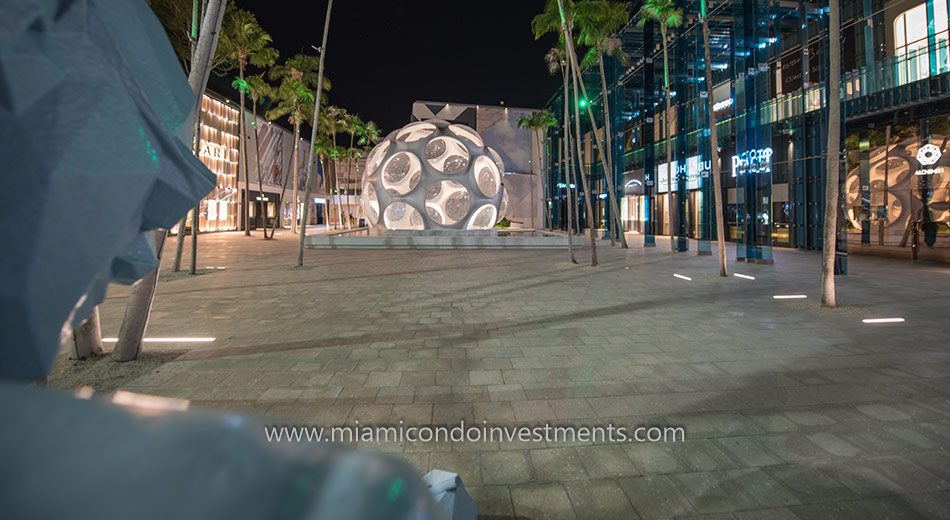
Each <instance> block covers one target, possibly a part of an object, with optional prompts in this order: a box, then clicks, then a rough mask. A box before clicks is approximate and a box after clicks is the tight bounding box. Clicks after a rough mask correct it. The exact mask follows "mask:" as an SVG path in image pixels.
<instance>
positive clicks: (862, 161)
mask: <svg viewBox="0 0 950 520" xmlns="http://www.w3.org/2000/svg"><path fill="white" fill-rule="evenodd" d="M677 5H678V6H679V7H680V8H682V9H683V11H684V13H685V17H684V23H683V25H682V26H681V27H679V28H675V29H670V31H669V36H668V41H667V43H668V48H669V77H670V89H671V95H670V101H671V104H672V110H671V113H670V114H666V113H665V102H666V100H665V98H664V96H665V91H664V89H663V83H662V82H663V74H664V64H663V49H662V42H661V36H660V31H659V28H658V27H657V26H656V24H654V23H646V24H644V26H643V27H639V26H638V24H637V22H638V15H637V14H636V12H635V10H636V9H638V8H639V2H634V3H633V8H634V12H633V13H632V14H633V17H632V18H631V20H630V22H629V23H628V24H627V26H626V27H624V28H623V29H622V30H621V31H620V33H619V34H618V35H617V36H618V38H619V39H620V40H621V41H622V44H623V50H624V53H625V54H626V56H627V60H625V62H626V63H622V62H621V60H618V59H613V58H608V59H607V65H608V66H607V83H608V85H607V86H608V89H607V90H608V95H607V99H606V100H605V99H602V96H601V95H600V94H599V93H600V92H601V88H600V76H599V74H598V71H597V70H596V68H594V69H595V70H591V71H589V72H586V73H585V75H584V81H585V82H586V84H587V86H588V88H587V90H588V92H590V93H591V94H592V95H593V94H594V93H598V95H597V97H595V98H593V99H591V100H589V102H590V103H591V104H592V106H593V107H594V112H595V115H596V116H597V117H599V118H603V107H604V104H605V103H606V104H607V105H608V107H609V108H610V114H611V125H610V126H611V128H612V132H613V136H612V137H613V139H612V141H613V143H614V146H613V149H612V150H611V153H612V157H613V163H614V165H615V167H614V170H615V171H614V172H612V175H613V176H614V179H615V183H614V184H615V186H616V188H617V193H613V194H610V193H607V191H606V183H605V182H604V171H603V168H602V167H601V164H600V158H599V154H598V153H597V152H598V151H597V150H596V144H595V143H594V142H593V141H594V139H592V136H591V135H590V131H589V126H588V129H584V130H582V133H584V134H585V135H583V136H582V139H583V149H584V158H583V159H584V161H585V163H586V164H589V166H590V168H591V172H592V185H593V188H592V191H593V194H594V197H595V198H594V202H596V203H595V204H594V214H595V219H594V221H595V222H597V223H598V224H597V225H598V227H603V228H608V227H609V222H608V219H607V218H605V215H607V206H608V205H609V204H619V205H620V209H621V217H622V220H623V223H624V227H625V229H626V230H627V231H636V232H640V233H644V234H646V235H654V234H660V235H662V234H670V233H671V232H672V233H673V234H675V235H676V236H680V237H689V238H693V239H697V240H698V242H697V244H698V246H697V247H698V248H699V253H700V254H703V253H705V252H708V251H709V241H711V240H714V239H715V221H714V213H713V212H714V211H717V209H716V208H713V192H712V189H713V188H712V184H713V183H712V179H711V178H710V172H711V161H712V160H718V161H719V162H720V166H721V172H722V181H723V183H722V184H723V191H724V193H723V194H722V195H723V197H722V198H723V202H724V204H723V205H724V207H723V208H718V211H719V212H720V214H721V215H722V217H723V218H724V221H725V229H726V233H727V235H728V236H727V237H726V238H727V239H728V240H731V241H734V242H735V243H736V244H737V247H736V251H737V253H736V256H737V259H738V260H741V261H749V262H761V263H769V262H771V261H772V247H774V246H783V247H795V248H800V249H819V248H821V247H822V216H823V212H824V200H823V196H824V183H825V182H826V172H827V161H828V160H829V159H830V160H839V161H840V164H841V168H840V170H841V175H840V178H839V179H837V182H839V183H840V186H841V199H840V204H839V233H838V244H837V247H838V250H839V251H840V252H841V253H842V254H841V255H839V258H840V260H841V261H840V265H839V267H841V269H842V270H844V269H846V252H847V251H849V250H850V251H851V252H873V253H880V254H894V255H897V256H902V257H904V256H906V257H909V256H910V255H911V254H912V253H913V254H915V255H916V254H918V253H919V254H921V255H923V256H924V257H926V256H927V254H937V255H943V258H946V254H947V252H948V251H947V250H948V249H950V228H948V223H950V157H948V156H947V151H948V145H950V45H948V43H950V38H948V5H947V0H891V1H884V0H843V1H841V3H840V6H841V29H840V31H838V32H837V36H840V38H841V51H842V61H841V71H842V77H841V91H840V93H839V95H838V98H839V99H840V102H841V115H842V140H841V151H842V153H841V154H840V155H839V154H835V153H831V154H830V157H829V154H828V150H826V148H827V110H826V108H827V105H828V95H829V93H828V91H827V88H826V85H827V80H828V70H829V61H828V7H827V3H819V2H806V1H790V0H729V1H722V2H707V6H708V7H707V8H708V10H709V23H710V31H711V35H710V53H711V59H710V63H709V64H706V63H705V59H704V47H703V37H702V28H701V24H700V18H699V12H700V2H698V1H687V0H680V1H678V2H677ZM707 66H709V67H710V68H711V72H712V78H713V85H711V86H707V85H705V72H706V70H705V68H706V67H707ZM560 95H561V93H560V92H557V93H556V94H555V95H554V96H553V97H552V98H551V100H550V103H549V104H550V109H551V110H552V111H553V112H555V114H556V115H557V116H558V117H559V118H560V115H561V112H562V111H563V99H562V98H561V97H560ZM572 102H573V100H572ZM709 110H711V111H712V112H713V113H714V114H715V116H716V120H717V130H718V134H719V143H718V150H717V151H718V154H715V153H711V151H710V140H709V131H708V121H707V113H708V112H707V111H709ZM584 119H586V117H585V118H584ZM667 121H669V127H670V128H672V129H673V131H671V132H669V133H670V134H671V138H670V146H671V149H672V161H671V167H667V165H666V144H667V143H666V140H667V135H666V134H667V132H666V131H665V129H666V127H667V125H666V122H667ZM603 123H604V121H603V120H602V119H601V120H600V121H598V125H599V126H600V127H601V128H602V127H603V126H604V125H603ZM560 131H561V129H560V128H554V129H552V131H551V132H550V133H549V136H548V137H549V139H548V147H549V150H550V152H551V158H552V160H551V162H550V167H551V172H552V175H551V176H550V186H549V188H550V189H551V190H552V193H553V194H554V197H553V201H552V202H553V208H552V209H553V213H554V216H555V219H556V222H561V226H562V227H565V224H564V221H565V213H566V206H565V203H566V190H565V189H564V187H565V186H566V181H565V178H564V172H563V167H562V163H561V159H562V154H561V148H562V144H561V139H562V137H561V134H560ZM717 155H718V159H714V158H716V157H717ZM577 206H578V212H579V214H580V215H581V225H584V224H585V223H586V221H585V218H586V216H585V215H584V201H583V197H581V199H580V201H578V204H577ZM671 210H672V211H671ZM677 247H678V248H679V250H681V251H685V250H687V249H688V248H689V242H687V241H685V240H682V241H678V244H677Z"/></svg>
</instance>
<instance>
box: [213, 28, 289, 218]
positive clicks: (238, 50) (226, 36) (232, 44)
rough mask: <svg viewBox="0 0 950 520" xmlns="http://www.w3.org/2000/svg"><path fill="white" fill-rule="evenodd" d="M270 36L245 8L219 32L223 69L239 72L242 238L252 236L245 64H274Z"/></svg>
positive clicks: (275, 58)
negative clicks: (245, 106)
mask: <svg viewBox="0 0 950 520" xmlns="http://www.w3.org/2000/svg"><path fill="white" fill-rule="evenodd" d="M272 41H273V40H272V39H271V36H270V35H269V34H267V32H266V31H264V29H263V28H261V26H260V25H259V24H258V23H257V17H255V16H254V14H253V13H251V12H249V11H245V10H244V9H236V10H234V11H232V12H230V13H229V15H228V19H227V20H226V21H225V23H224V27H223V30H222V33H221V52H222V54H223V55H224V59H225V60H226V61H225V62H224V64H223V68H224V70H232V69H235V68H236V69H237V70H238V77H237V81H236V83H237V85H236V88H237V89H238V91H239V92H240V97H241V113H240V116H239V121H238V142H239V143H240V144H239V146H238V157H239V165H238V167H239V173H241V172H243V173H244V204H243V205H244V209H243V213H244V215H243V218H244V236H251V228H250V221H249V218H250V217H249V215H250V208H249V206H250V202H251V197H250V191H251V184H250V182H249V180H248V173H247V143H246V142H245V140H246V139H245V135H246V134H247V131H246V122H245V119H246V118H245V116H244V95H245V93H246V90H247V89H246V85H247V83H246V81H245V80H244V72H245V70H246V69H247V66H248V65H253V66H255V67H270V66H271V65H273V64H274V63H275V62H276V61H277V49H275V48H273V47H271V43H272Z"/></svg>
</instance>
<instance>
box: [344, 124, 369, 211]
mask: <svg viewBox="0 0 950 520" xmlns="http://www.w3.org/2000/svg"><path fill="white" fill-rule="evenodd" d="M365 124H366V123H364V122H363V120H362V119H360V116H358V115H356V114H348V115H347V117H346V118H345V120H344V130H345V131H346V133H348V134H350V147H349V148H348V149H347V150H346V179H345V180H344V181H343V186H344V191H345V192H346V229H350V192H351V191H352V190H350V177H351V173H352V169H353V158H354V157H358V154H359V150H358V149H357V148H356V136H358V135H361V134H362V133H363V127H364V125H365ZM357 164H359V161H357Z"/></svg>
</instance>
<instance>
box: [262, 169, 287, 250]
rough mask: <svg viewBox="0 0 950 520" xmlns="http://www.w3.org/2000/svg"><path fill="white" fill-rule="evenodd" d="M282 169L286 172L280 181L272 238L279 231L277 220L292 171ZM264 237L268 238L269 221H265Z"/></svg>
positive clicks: (278, 219) (271, 231) (271, 232)
mask: <svg viewBox="0 0 950 520" xmlns="http://www.w3.org/2000/svg"><path fill="white" fill-rule="evenodd" d="M290 155H291V158H290V160H291V161H293V154H290ZM278 166H279V165H278ZM281 171H283V172H285V173H284V176H283V177H284V180H283V181H282V182H281V183H280V197H278V198H277V201H278V205H277V208H278V211H277V214H276V215H275V216H274V225H273V226H272V227H271V230H270V238H274V233H277V222H278V221H280V204H283V203H284V194H285V193H287V179H289V178H290V175H288V173H289V172H290V169H289V168H288V169H284V170H281ZM264 238H267V222H266V221H265V222H264Z"/></svg>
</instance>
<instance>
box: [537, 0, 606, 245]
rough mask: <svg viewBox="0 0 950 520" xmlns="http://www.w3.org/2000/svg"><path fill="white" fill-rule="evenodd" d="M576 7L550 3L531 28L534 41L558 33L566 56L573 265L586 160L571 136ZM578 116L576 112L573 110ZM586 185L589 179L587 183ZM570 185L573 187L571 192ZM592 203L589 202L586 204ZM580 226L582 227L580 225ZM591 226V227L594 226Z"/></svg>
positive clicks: (565, 1) (567, 0)
mask: <svg viewBox="0 0 950 520" xmlns="http://www.w3.org/2000/svg"><path fill="white" fill-rule="evenodd" d="M575 7H576V4H575V2H574V1H573V0H547V2H545V4H544V9H543V10H542V11H541V13H539V14H538V15H537V16H535V17H534V18H533V19H532V20H531V29H532V30H533V31H534V36H535V38H540V37H541V36H543V35H544V34H547V33H551V32H553V33H556V34H558V35H559V36H558V38H559V43H560V45H561V46H562V48H563V56H564V64H563V70H564V75H563V78H564V94H563V96H564V136H565V145H566V148H567V152H566V155H565V157H566V158H567V159H568V168H567V170H566V172H567V179H565V183H566V184H567V187H568V188H567V198H568V201H567V202H568V206H567V212H568V254H569V255H570V259H571V262H574V263H577V260H576V258H575V256H574V248H573V247H572V245H573V243H572V238H571V237H572V229H573V224H574V222H573V220H574V219H573V212H574V211H576V210H577V204H575V201H576V200H577V199H578V198H579V196H578V195H577V192H576V191H575V190H576V187H577V185H578V183H577V181H576V177H581V178H582V179H583V175H584V173H583V170H581V169H580V168H581V167H582V166H583V159H582V158H581V155H580V154H579V153H577V154H575V152H574V150H573V148H574V146H573V145H574V144H575V142H576V143H577V145H578V146H577V147H576V148H577V150H580V138H581V137H580V132H578V133H577V135H575V136H573V138H572V136H571V134H572V132H571V128H570V117H571V113H572V110H571V109H570V105H571V104H572V103H571V102H570V94H569V84H570V83H571V82H572V78H573V75H574V74H575V72H574V70H573V67H572V66H571V59H570V56H571V52H570V49H572V48H573V46H574V45H573V41H572V40H571V37H570V36H569V32H570V31H568V30H566V29H567V28H571V27H573V26H574V12H575ZM573 104H574V105H575V107H576V105H577V97H576V94H575V99H574V103H573ZM573 113H574V114H575V116H576V110H574V111H573ZM584 183H585V184H586V179H585V180H584ZM571 185H573V186H574V189H572V187H571ZM572 195H574V200H573V201H572V200H571V196H572ZM587 202H588V203H589V202H590V201H589V200H588V201H587ZM590 213H591V212H590V211H588V217H590ZM578 220H579V219H578ZM578 227H580V226H579V225H578ZM591 227H592V226H591ZM593 234H594V231H591V236H593ZM596 247H597V246H596V244H595V243H594V242H593V241H591V259H592V263H593V264H596V258H597V251H596Z"/></svg>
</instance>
